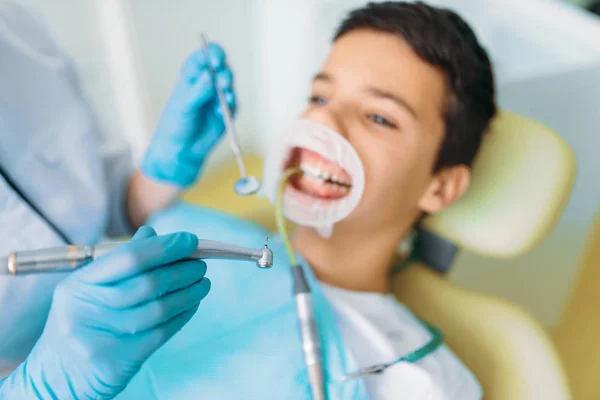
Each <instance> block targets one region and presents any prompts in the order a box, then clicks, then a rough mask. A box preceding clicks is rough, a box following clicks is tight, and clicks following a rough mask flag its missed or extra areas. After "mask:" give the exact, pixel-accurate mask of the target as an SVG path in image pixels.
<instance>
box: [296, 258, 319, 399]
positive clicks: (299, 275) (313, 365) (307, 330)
mask: <svg viewBox="0 0 600 400" xmlns="http://www.w3.org/2000/svg"><path fill="white" fill-rule="evenodd" d="M292 281H293V285H294V300H295V302H296V313H297V315H298V324H299V326H300V339H301V340H302V353H303V354H304V363H305V365H306V371H307V374H308V383H309V384H310V388H311V391H312V398H313V400H325V379H324V376H323V359H322V356H321V340H320V338H319V330H318V327H317V321H316V317H315V310H314V308H313V302H312V294H311V291H310V287H309V286H308V282H307V281H306V276H305V275H304V270H303V269H302V267H301V266H300V265H296V266H294V267H292Z"/></svg>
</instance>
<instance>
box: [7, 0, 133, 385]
mask: <svg viewBox="0 0 600 400" xmlns="http://www.w3.org/2000/svg"><path fill="white" fill-rule="evenodd" d="M98 138H99V135H98V129H97V125H96V124H95V122H94V118H93V116H92V114H91V112H90V110H89V108H88V106H87V104H86V102H85V101H84V100H83V98H82V95H81V90H80V86H79V84H78V82H77V77H76V74H75V71H74V69H73V65H72V63H71V62H70V60H69V59H68V58H67V57H66V56H65V54H64V53H63V52H62V50H61V48H60V46H59V45H58V44H57V42H56V41H55V40H54V39H53V36H52V34H51V33H50V32H49V30H48V28H47V26H46V24H45V22H44V21H43V19H42V18H41V16H40V15H38V14H36V13H35V12H34V11H32V10H30V9H29V8H27V9H26V8H24V7H23V6H22V5H21V4H20V3H17V2H14V1H11V0H8V1H7V0H0V165H1V166H2V167H3V168H4V170H5V171H6V173H7V175H9V176H10V178H11V179H12V180H13V181H14V182H16V183H17V185H18V186H19V189H20V190H21V191H22V192H23V193H25V194H26V196H27V197H28V198H29V199H30V200H31V202H32V203H34V204H35V206H37V207H38V208H39V209H41V210H42V211H43V213H44V214H45V215H46V216H47V217H48V218H49V219H50V220H51V221H52V222H53V223H54V224H55V225H56V226H58V227H59V228H60V230H61V231H63V232H64V233H65V234H66V235H67V236H68V237H69V239H71V241H73V242H74V243H77V244H91V243H95V242H97V241H98V240H99V239H101V238H102V237H103V236H104V235H109V236H118V235H124V234H127V233H129V226H128V223H127V218H126V216H125V206H124V196H125V189H126V183H127V181H128V178H129V177H130V175H131V172H132V164H131V157H130V154H129V151H128V149H127V148H125V147H122V148H121V149H117V151H112V152H106V151H104V150H103V144H104V143H102V141H101V140H98ZM61 244H63V242H62V240H61V239H60V237H59V236H58V235H57V234H56V233H55V232H54V231H53V230H52V229H50V228H49V226H48V225H47V224H46V223H45V222H44V221H43V220H42V219H41V218H40V217H39V216H38V215H37V214H36V213H35V212H34V211H33V210H32V209H31V208H30V207H29V206H28V205H27V203H25V202H24V201H23V200H22V199H21V198H20V197H19V196H18V195H17V194H16V193H15V192H14V191H13V190H11V188H10V187H9V186H8V185H7V184H6V181H5V179H3V178H2V176H0V256H5V255H6V254H8V253H9V252H10V251H13V250H19V249H33V248H40V247H48V246H56V245H61ZM64 276H65V274H51V275H43V276H26V277H10V276H0V378H2V377H4V376H6V375H8V374H9V373H10V372H11V371H12V370H13V369H14V368H15V367H16V366H17V365H18V364H20V363H21V362H22V361H23V360H24V359H25V358H26V357H27V355H28V354H29V352H30V350H31V348H32V347H33V345H34V344H35V342H36V341H37V339H38V337H39V335H40V334H41V332H42V330H43V327H44V324H45V321H46V318H47V313H48V309H49V307H50V301H51V298H52V292H53V289H54V287H55V286H56V284H57V283H58V282H59V281H60V280H61V279H63V278H64Z"/></svg>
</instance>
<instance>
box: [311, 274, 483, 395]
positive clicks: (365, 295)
mask: <svg viewBox="0 0 600 400" xmlns="http://www.w3.org/2000/svg"><path fill="white" fill-rule="evenodd" d="M321 285H322V289H323V291H324V293H325V295H326V297H327V298H328V300H329V301H330V303H331V304H332V305H333V308H334V310H335V313H336V318H337V322H338V324H339V326H340V329H341V331H342V335H343V336H344V339H345V341H346V343H347V345H348V346H349V348H350V349H351V350H352V352H353V355H354V356H355V358H356V361H357V363H358V365H359V367H360V368H365V367H369V366H372V365H375V364H380V363H385V362H391V361H394V360H396V359H398V358H399V357H401V356H403V355H406V354H408V353H410V352H412V351H414V350H416V349H418V348H419V347H421V346H423V345H424V344H425V343H427V342H429V340H430V339H431V334H430V333H429V332H428V331H427V329H426V328H425V327H424V326H423V325H422V324H421V322H420V321H419V320H418V319H417V318H416V317H415V316H414V315H413V314H412V313H411V312H410V311H409V310H408V309H407V308H406V307H405V306H403V305H402V304H400V303H399V302H398V301H397V300H396V299H395V298H394V296H393V295H391V294H381V293H373V292H356V291H350V290H345V289H340V288H337V287H333V286H329V285H326V284H323V283H322V284H321ZM364 380H365V383H366V385H367V390H368V392H369V395H370V398H371V399H373V400H388V399H398V398H403V399H410V400H441V399H444V400H458V399H460V400H480V399H481V398H482V391H481V388H480V386H479V383H478V382H477V380H476V379H475V377H474V376H473V374H472V373H471V372H470V371H469V370H468V369H467V368H466V367H465V366H464V365H463V364H462V363H461V362H460V360H459V359H458V358H457V357H456V356H455V355H454V354H453V353H452V352H451V351H450V349H448V348H447V347H445V346H444V347H442V348H440V349H438V350H436V351H435V352H434V353H432V354H430V355H428V356H427V357H425V358H424V359H422V360H420V361H419V362H417V363H414V364H412V363H405V362H403V363H398V364H396V365H394V366H392V367H390V368H388V369H387V370H386V371H384V372H383V373H381V374H376V375H369V376H367V377H366V378H365V379H364ZM399 396H401V397H399Z"/></svg>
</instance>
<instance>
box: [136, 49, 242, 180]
mask: <svg viewBox="0 0 600 400" xmlns="http://www.w3.org/2000/svg"><path fill="white" fill-rule="evenodd" d="M209 63H210V65H212V66H213V68H214V70H216V72H217V79H216V80H217V84H218V85H219V87H220V88H221V90H222V91H223V94H224V96H225V99H226V101H227V102H228V104H229V108H230V110H231V112H232V113H234V112H235V108H236V99H235V93H234V89H233V74H232V72H231V70H230V69H229V67H228V65H227V62H226V59H225V52H224V51H223V49H222V48H221V47H219V46H218V45H216V44H210V45H209V51H208V52H206V50H205V49H201V50H198V51H196V52H194V53H193V54H191V55H190V56H189V57H188V59H187V61H186V62H185V64H184V65H183V68H182V69H181V74H180V77H179V80H178V82H177V84H176V86H175V88H174V90H173V92H172V94H171V97H170V99H169V101H168V103H167V106H166V107H165V109H164V111H163V114H162V117H161V119H160V122H159V123H158V126H157V129H156V132H155V134H154V137H153V140H152V143H151V145H150V147H149V149H148V151H147V153H146V155H145V158H144V160H143V162H142V166H141V170H142V172H143V173H144V174H145V175H146V176H147V177H148V178H150V179H153V180H156V181H158V182H163V183H167V184H170V185H173V186H176V187H179V188H187V187H189V186H190V185H192V184H193V183H194V182H195V181H196V179H197V177H198V175H199V173H200V170H201V168H202V165H203V163H204V161H205V160H206V157H207V156H208V154H209V153H210V150H211V149H212V148H213V147H214V145H215V144H216V143H217V142H218V141H219V139H220V138H221V136H222V135H223V132H224V130H225V126H224V123H223V118H222V116H221V111H220V108H219V100H218V97H217V92H216V90H215V88H214V85H213V81H212V79H211V75H210V71H209Z"/></svg>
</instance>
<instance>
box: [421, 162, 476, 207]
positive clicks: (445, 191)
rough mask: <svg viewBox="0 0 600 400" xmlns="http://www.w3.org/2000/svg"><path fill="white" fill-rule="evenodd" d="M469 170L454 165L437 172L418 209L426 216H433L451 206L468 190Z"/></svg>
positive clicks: (464, 166) (463, 166) (462, 166)
mask: <svg viewBox="0 0 600 400" xmlns="http://www.w3.org/2000/svg"><path fill="white" fill-rule="evenodd" d="M470 182H471V169H470V168H469V167H467V166H466V165H456V166H452V167H448V168H444V169H442V170H441V171H439V172H437V173H436V174H435V176H434V177H433V179H432V181H431V183H430V184H429V187H428V188H427V190H425V193H424V194H423V196H421V199H420V200H419V208H420V209H421V211H423V212H425V213H427V214H435V213H438V212H440V211H442V210H444V209H446V208H448V207H449V206H450V205H451V204H453V203H454V202H455V201H456V200H458V199H459V198H460V197H461V196H462V195H463V194H465V192H466V191H467V189H468V188H469V184H470Z"/></svg>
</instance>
